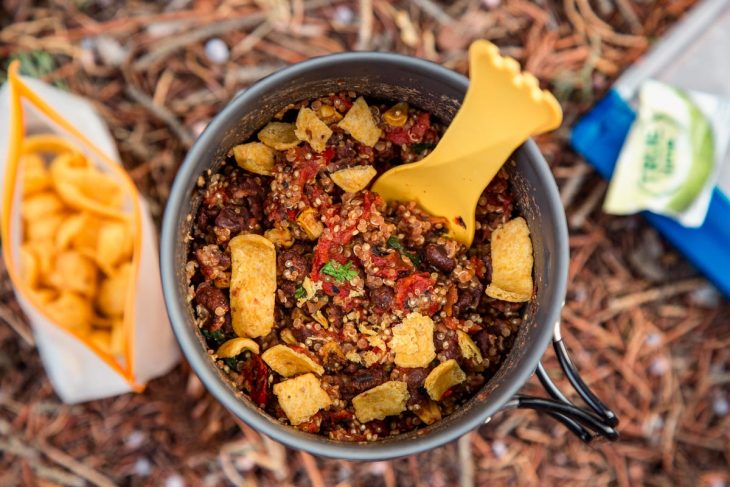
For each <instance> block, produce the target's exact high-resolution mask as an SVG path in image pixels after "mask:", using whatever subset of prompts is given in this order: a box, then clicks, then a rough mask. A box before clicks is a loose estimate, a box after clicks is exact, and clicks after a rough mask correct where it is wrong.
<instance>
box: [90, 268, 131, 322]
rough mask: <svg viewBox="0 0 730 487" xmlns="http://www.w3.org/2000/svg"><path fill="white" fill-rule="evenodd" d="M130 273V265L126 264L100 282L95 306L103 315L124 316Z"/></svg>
mask: <svg viewBox="0 0 730 487" xmlns="http://www.w3.org/2000/svg"><path fill="white" fill-rule="evenodd" d="M131 272H132V265H131V264H130V263H128V262H126V263H124V264H122V265H121V266H119V268H118V269H117V270H116V272H114V273H113V274H112V275H110V276H109V277H107V278H105V279H104V280H103V281H102V282H101V286H99V294H98V296H97V297H96V304H97V306H98V307H99V310H100V311H101V312H102V313H104V314H105V315H107V316H122V314H124V305H125V303H126V300H127V288H128V287H129V276H130V275H131Z"/></svg>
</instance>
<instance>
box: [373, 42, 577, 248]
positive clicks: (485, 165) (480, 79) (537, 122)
mask: <svg viewBox="0 0 730 487" xmlns="http://www.w3.org/2000/svg"><path fill="white" fill-rule="evenodd" d="M469 77H470V83H469V89H468V90H467V92H466V96H465V97H464V102H463V103H462V105H461V108H460V109H459V111H458V113H457V114H456V116H455V117H454V120H453V121H452V122H451V124H450V125H449V127H448V129H447V130H446V133H445V134H444V135H443V137H442V138H441V140H440V141H439V143H438V145H437V146H436V148H435V149H434V151H433V152H432V153H431V154H429V155H428V156H427V157H426V158H424V159H423V160H422V161H419V162H416V163H412V164H403V165H401V166H398V167H395V168H393V169H391V170H390V171H388V172H386V173H385V174H383V175H382V176H380V178H378V180H377V181H376V182H375V184H374V185H373V191H375V192H377V193H380V195H381V196H382V197H383V198H385V199H386V200H388V201H416V202H417V203H418V204H419V205H420V206H421V207H422V208H423V209H424V210H426V211H427V212H429V213H431V214H433V215H438V216H442V217H445V218H446V219H447V220H448V222H449V232H450V234H451V235H452V236H453V237H454V238H455V239H457V240H458V241H460V242H462V243H464V244H465V245H467V246H470V245H471V243H472V241H473V239H474V229H475V225H476V223H475V217H474V211H475V209H476V206H477V202H478V201H479V197H480V196H481V193H482V191H483V190H484V188H485V187H486V186H487V185H488V184H489V182H490V181H491V180H492V179H493V178H494V176H495V175H496V174H497V172H498V171H499V169H500V168H501V167H502V166H503V165H504V163H505V162H506V161H507V159H508V158H509V156H510V154H512V152H514V150H515V149H516V148H517V147H519V146H520V145H521V144H522V143H523V142H524V141H525V140H527V138H528V137H530V136H531V135H534V134H538V133H542V132H545V131H548V130H552V129H555V128H557V127H558V126H560V123H561V121H562V118H563V115H562V110H561V109H560V105H559V104H558V102H557V100H556V99H555V97H553V95H552V94H550V93H549V92H547V91H543V90H541V89H540V86H539V83H538V81H537V79H536V78H535V77H534V76H532V75H531V74H529V73H521V72H520V66H519V64H518V63H517V61H515V60H514V59H512V58H510V57H503V56H500V54H499V50H498V49H497V47H496V46H495V45H494V44H492V43H491V42H488V41H485V40H479V41H476V42H474V43H472V45H471V46H470V48H469Z"/></svg>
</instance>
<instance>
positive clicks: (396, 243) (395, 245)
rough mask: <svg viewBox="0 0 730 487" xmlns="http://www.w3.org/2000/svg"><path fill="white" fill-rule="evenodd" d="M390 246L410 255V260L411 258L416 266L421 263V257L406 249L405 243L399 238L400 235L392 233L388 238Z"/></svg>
mask: <svg viewBox="0 0 730 487" xmlns="http://www.w3.org/2000/svg"><path fill="white" fill-rule="evenodd" d="M388 247H390V248H391V249H395V250H397V251H398V252H399V253H400V254H401V255H403V256H405V257H408V260H410V261H411V262H412V263H413V265H414V266H416V267H418V266H419V265H421V258H420V257H418V255H417V254H414V253H413V252H409V251H408V250H406V248H405V247H404V246H403V244H402V243H401V242H400V240H398V237H396V236H395V235H391V236H390V237H389V238H388Z"/></svg>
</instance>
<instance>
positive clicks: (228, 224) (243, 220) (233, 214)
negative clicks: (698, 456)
mask: <svg viewBox="0 0 730 487" xmlns="http://www.w3.org/2000/svg"><path fill="white" fill-rule="evenodd" d="M248 218H249V213H248V210H246V208H244V207H243V206H235V205H229V206H225V207H223V209H222V210H221V211H220V213H218V216H217V217H216V218H215V226H216V227H219V228H225V229H226V230H229V231H230V232H231V233H230V235H231V237H234V236H236V235H238V234H239V233H241V232H242V231H243V230H244V229H247V228H248V225H247V220H248Z"/></svg>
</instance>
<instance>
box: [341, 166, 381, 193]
mask: <svg viewBox="0 0 730 487" xmlns="http://www.w3.org/2000/svg"><path fill="white" fill-rule="evenodd" d="M377 173H378V171H376V170H375V168H374V167H373V166H355V167H348V168H346V169H340V170H339V171H336V172H334V173H332V174H331V175H330V177H331V178H332V181H334V182H335V184H336V185H337V186H339V187H340V188H342V189H343V190H344V191H346V192H348V193H357V192H358V191H361V190H363V189H365V188H366V187H367V186H368V184H370V181H371V180H372V179H373V178H374V177H375V175H376V174H377Z"/></svg>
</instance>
